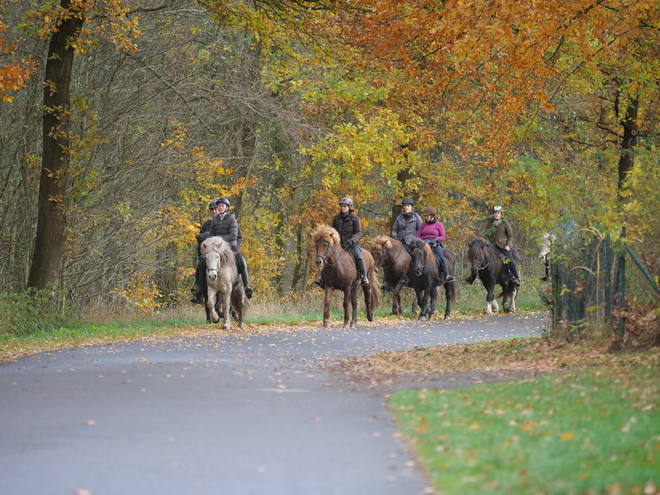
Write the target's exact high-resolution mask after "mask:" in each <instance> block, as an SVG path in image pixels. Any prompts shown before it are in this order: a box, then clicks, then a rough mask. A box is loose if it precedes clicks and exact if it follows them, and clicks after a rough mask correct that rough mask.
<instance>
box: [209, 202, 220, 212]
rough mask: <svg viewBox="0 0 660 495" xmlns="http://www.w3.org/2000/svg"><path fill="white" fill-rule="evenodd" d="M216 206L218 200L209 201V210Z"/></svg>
mask: <svg viewBox="0 0 660 495" xmlns="http://www.w3.org/2000/svg"><path fill="white" fill-rule="evenodd" d="M217 207H218V202H217V201H211V202H210V203H209V210H212V209H214V208H217Z"/></svg>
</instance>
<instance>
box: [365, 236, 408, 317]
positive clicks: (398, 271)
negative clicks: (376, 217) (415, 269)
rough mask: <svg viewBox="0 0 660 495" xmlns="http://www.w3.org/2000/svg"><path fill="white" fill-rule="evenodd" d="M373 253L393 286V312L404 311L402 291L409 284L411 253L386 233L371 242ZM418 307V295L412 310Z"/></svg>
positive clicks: (378, 266)
mask: <svg viewBox="0 0 660 495" xmlns="http://www.w3.org/2000/svg"><path fill="white" fill-rule="evenodd" d="M370 250H371V255H372V256H373V258H374V263H376V267H377V268H382V269H383V272H384V273H385V281H386V282H387V283H389V284H390V285H391V286H392V294H393V297H392V314H393V315H400V314H402V313H403V308H402V306H401V291H402V290H403V288H404V287H406V286H407V283H408V280H409V278H408V277H409V273H410V261H411V258H410V253H408V250H407V249H406V248H405V246H404V245H403V244H402V243H401V242H400V241H397V240H396V239H392V238H391V237H388V236H386V235H381V236H378V237H376V238H375V239H374V240H372V241H371V244H370ZM417 309H418V306H417V297H416V296H415V298H414V299H413V306H412V310H413V313H416V312H417Z"/></svg>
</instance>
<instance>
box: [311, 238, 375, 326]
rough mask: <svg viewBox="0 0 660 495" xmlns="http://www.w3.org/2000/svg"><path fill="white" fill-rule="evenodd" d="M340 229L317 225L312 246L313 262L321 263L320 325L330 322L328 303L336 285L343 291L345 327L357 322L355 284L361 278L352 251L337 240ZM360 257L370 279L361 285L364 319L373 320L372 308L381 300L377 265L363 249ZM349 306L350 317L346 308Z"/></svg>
mask: <svg viewBox="0 0 660 495" xmlns="http://www.w3.org/2000/svg"><path fill="white" fill-rule="evenodd" d="M339 242H340V240H339V233H338V232H337V231H336V230H335V229H333V228H332V227H328V226H327V225H319V226H318V227H316V229H315V230H314V232H312V243H313V244H314V246H315V252H316V266H318V267H321V268H322V270H321V277H322V278H323V281H324V282H325V304H324V306H323V326H324V327H327V326H329V320H330V304H331V302H332V295H333V293H334V291H335V289H337V290H340V291H342V292H343V293H344V328H345V329H346V328H348V327H349V322H350V327H355V326H356V325H357V287H358V285H360V280H359V278H358V274H357V268H356V266H355V260H354V259H353V255H352V254H351V253H350V252H348V251H345V250H344V249H343V248H342V247H341V245H340V244H339ZM362 261H364V269H365V271H366V274H367V278H368V279H369V283H368V284H366V285H363V286H362V291H363V292H364V302H365V304H366V310H367V319H368V320H369V321H373V320H374V311H375V310H376V308H377V307H378V303H379V301H380V284H379V283H378V281H377V280H376V273H375V272H376V265H375V264H374V259H373V258H372V257H371V254H370V253H369V251H367V250H365V249H362ZM351 306H352V309H353V313H352V317H351V318H349V309H350V307H351Z"/></svg>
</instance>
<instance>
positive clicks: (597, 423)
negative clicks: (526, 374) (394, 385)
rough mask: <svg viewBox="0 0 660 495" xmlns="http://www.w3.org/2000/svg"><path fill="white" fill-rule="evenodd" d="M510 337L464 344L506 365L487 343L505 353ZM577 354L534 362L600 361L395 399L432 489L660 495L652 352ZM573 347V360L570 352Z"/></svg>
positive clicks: (452, 356)
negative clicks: (586, 366)
mask: <svg viewBox="0 0 660 495" xmlns="http://www.w3.org/2000/svg"><path fill="white" fill-rule="evenodd" d="M526 340H527V341H523V342H517V345H516V346H515V347H516V348H517V349H519V350H520V354H521V355H522V356H515V357H509V362H510V364H512V365H521V364H522V363H524V362H527V363H528V365H531V364H533V362H534V360H533V359H531V358H530V356H529V351H534V350H536V349H537V348H538V345H539V344H540V342H539V339H526ZM541 341H543V339H541ZM508 344H509V343H502V345H500V346H494V345H492V343H490V344H480V345H471V346H468V347H465V349H466V350H468V349H469V351H468V352H467V354H468V355H470V354H481V355H482V357H486V356H487V357H488V358H495V359H494V361H495V362H496V363H500V364H505V361H506V359H505V360H502V359H499V358H498V357H496V356H494V353H493V352H492V350H493V349H494V348H495V347H499V348H500V349H501V350H503V351H504V352H503V354H505V355H506V354H509V356H511V354H510V352H509V351H510V350H511V349H512V347H510V346H509V345H508ZM541 345H543V344H541ZM452 347H453V348H452V349H450V351H449V352H447V353H444V352H443V353H439V352H438V353H436V354H443V355H444V356H446V357H447V358H448V360H449V361H450V362H452V363H456V361H457V360H460V359H459V356H460V352H461V351H460V347H459V346H452ZM567 347H569V346H567ZM544 349H545V350H546V351H547V350H548V349H547V348H544ZM479 351H481V352H479ZM575 351H577V350H576V349H574V350H573V351H570V352H567V351H566V347H565V348H564V350H563V352H562V353H559V352H557V351H556V350H550V355H551V356H552V357H551V358H549V359H545V360H543V361H544V362H543V364H539V366H547V367H554V366H556V365H557V363H568V364H567V366H574V365H578V364H582V365H584V364H593V362H594V360H595V361H596V362H600V363H601V364H603V366H601V367H598V368H594V369H586V370H577V371H569V372H566V373H561V374H557V375H552V376H546V377H540V378H527V379H523V380H519V381H510V382H506V383H499V384H482V385H476V386H473V387H467V388H463V389H456V390H441V389H437V390H409V391H403V392H395V393H394V394H393V395H392V396H391V402H390V406H391V408H392V411H393V414H394V416H395V418H396V420H397V422H398V424H399V426H400V428H401V430H402V432H403V434H404V435H406V436H407V437H409V438H410V439H411V440H412V443H413V445H414V446H415V448H416V451H417V453H418V454H419V456H420V457H421V458H422V460H423V462H424V465H425V466H426V468H427V470H428V471H429V473H430V475H431V477H432V479H433V483H434V486H435V488H436V490H437V492H438V493H442V494H459V493H460V494H461V495H469V494H481V493H490V494H500V493H501V494H528V493H535V494H567V493H574V494H577V493H580V494H596V493H600V494H615V493H616V494H624V493H625V494H635V493H639V494H641V493H644V494H657V493H660V492H659V491H658V487H659V486H660V410H659V409H658V402H659V399H660V389H659V382H658V373H659V371H660V359H659V356H658V352H657V349H656V352H649V353H645V354H638V355H635V356H630V355H628V356H617V357H609V358H607V359H605V358H603V357H600V358H599V357H598V356H597V355H594V354H592V353H585V352H584V351H579V352H575ZM560 354H563V356H561V357H560ZM569 354H572V355H573V357H575V359H568V357H569ZM594 358H595V359H594ZM468 361H469V362H471V363H472V364H471V365H474V364H476V363H475V361H474V360H473V359H471V358H468ZM461 366H466V365H464V364H461ZM560 366H561V364H560Z"/></svg>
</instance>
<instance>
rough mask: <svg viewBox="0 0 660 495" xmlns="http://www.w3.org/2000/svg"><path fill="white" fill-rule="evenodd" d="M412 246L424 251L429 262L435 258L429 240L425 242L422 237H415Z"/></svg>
mask: <svg viewBox="0 0 660 495" xmlns="http://www.w3.org/2000/svg"><path fill="white" fill-rule="evenodd" d="M412 247H413V248H418V249H421V250H422V251H424V258H425V259H426V261H427V262H431V261H434V260H435V255H434V254H433V250H432V249H431V246H429V243H428V242H424V241H423V240H422V239H415V240H414V241H413V243H412Z"/></svg>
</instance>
